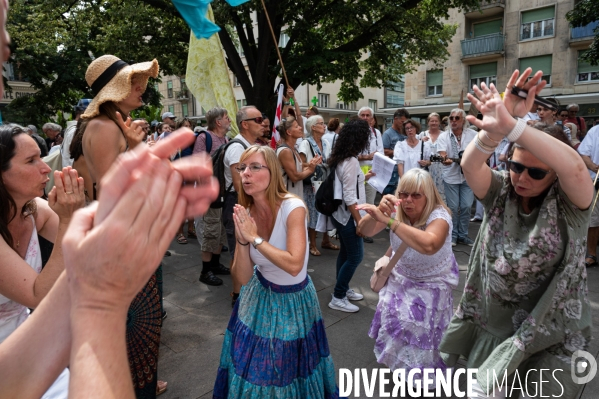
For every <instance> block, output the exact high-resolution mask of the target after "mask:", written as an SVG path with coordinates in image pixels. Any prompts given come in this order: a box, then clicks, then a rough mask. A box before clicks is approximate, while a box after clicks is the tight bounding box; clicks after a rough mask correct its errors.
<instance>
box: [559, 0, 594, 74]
mask: <svg viewBox="0 0 599 399" xmlns="http://www.w3.org/2000/svg"><path fill="white" fill-rule="evenodd" d="M566 18H567V19H568V21H569V22H570V25H571V26H572V27H579V26H585V25H588V24H590V23H591V22H595V21H599V0H581V1H579V2H578V3H576V4H575V5H574V9H573V10H572V11H570V12H568V13H567V14H566ZM594 33H595V39H594V40H593V43H592V44H591V47H590V48H589V49H588V50H587V51H585V52H584V53H582V55H581V58H582V59H583V60H585V61H587V62H590V63H591V65H597V64H599V29H598V28H595V31H594Z"/></svg>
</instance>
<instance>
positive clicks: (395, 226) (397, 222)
mask: <svg viewBox="0 0 599 399" xmlns="http://www.w3.org/2000/svg"><path fill="white" fill-rule="evenodd" d="M400 224H401V221H400V220H396V221H395V225H394V226H393V227H391V231H392V232H393V233H395V229H397V227H398V226H399V225H400ZM395 235H397V233H395Z"/></svg>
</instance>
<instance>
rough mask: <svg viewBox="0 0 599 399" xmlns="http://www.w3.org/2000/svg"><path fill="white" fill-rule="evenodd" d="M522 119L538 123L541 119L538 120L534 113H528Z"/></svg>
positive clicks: (537, 115)
mask: <svg viewBox="0 0 599 399" xmlns="http://www.w3.org/2000/svg"><path fill="white" fill-rule="evenodd" d="M522 119H524V120H525V121H538V120H540V119H541V118H539V114H537V113H536V112H528V113H527V114H526V115H524V118H522Z"/></svg>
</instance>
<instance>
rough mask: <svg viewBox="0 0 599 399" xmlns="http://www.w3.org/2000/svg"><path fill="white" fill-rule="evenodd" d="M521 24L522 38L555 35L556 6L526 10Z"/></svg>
mask: <svg viewBox="0 0 599 399" xmlns="http://www.w3.org/2000/svg"><path fill="white" fill-rule="evenodd" d="M521 18H522V23H521V25H520V40H528V39H538V38H541V37H547V36H553V34H554V32H555V6H551V7H545V8H538V9H536V10H530V11H524V12H523V13H522V16H521Z"/></svg>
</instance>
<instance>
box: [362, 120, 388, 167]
mask: <svg viewBox="0 0 599 399" xmlns="http://www.w3.org/2000/svg"><path fill="white" fill-rule="evenodd" d="M373 152H378V153H380V154H381V155H385V148H384V147H383V135H382V134H381V132H380V131H379V129H374V131H373V130H372V129H370V141H369V147H368V148H367V149H366V150H364V151H363V152H362V154H361V155H368V154H372V153H373ZM366 165H372V160H371V159H370V160H366V161H360V166H366Z"/></svg>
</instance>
